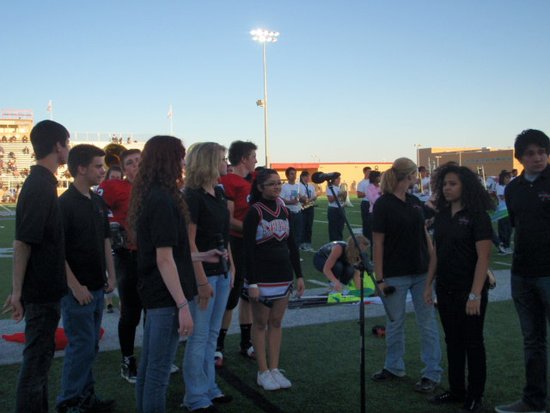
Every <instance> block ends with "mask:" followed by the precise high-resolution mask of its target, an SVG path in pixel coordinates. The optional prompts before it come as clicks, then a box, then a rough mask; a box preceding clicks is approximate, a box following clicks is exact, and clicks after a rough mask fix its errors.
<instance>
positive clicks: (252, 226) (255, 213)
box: [243, 199, 302, 284]
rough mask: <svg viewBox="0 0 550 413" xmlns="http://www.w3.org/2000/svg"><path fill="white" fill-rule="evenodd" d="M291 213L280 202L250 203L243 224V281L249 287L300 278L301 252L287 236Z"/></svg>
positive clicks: (290, 235)
mask: <svg viewBox="0 0 550 413" xmlns="http://www.w3.org/2000/svg"><path fill="white" fill-rule="evenodd" d="M292 219H293V217H292V214H290V213H289V212H288V210H287V209H286V207H285V206H284V202H283V201H282V200H281V199H277V200H266V199H262V200H261V201H260V202H256V203H255V204H253V205H252V206H251V207H250V209H249V210H248V213H247V214H246V217H245V219H244V222H243V242H244V256H245V265H246V279H247V280H248V282H249V283H250V284H256V283H259V282H260V283H261V282H263V283H274V282H283V281H292V279H293V277H292V273H293V271H294V273H295V274H296V277H301V276H302V269H301V267H300V253H299V251H298V246H297V245H296V243H295V241H294V237H293V236H292V234H291V233H290V228H291V225H290V220H292Z"/></svg>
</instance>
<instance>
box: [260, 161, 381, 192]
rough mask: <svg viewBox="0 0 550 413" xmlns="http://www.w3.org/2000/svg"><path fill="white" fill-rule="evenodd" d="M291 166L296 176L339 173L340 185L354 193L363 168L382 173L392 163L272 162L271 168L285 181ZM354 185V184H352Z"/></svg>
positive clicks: (323, 185) (324, 187)
mask: <svg viewBox="0 0 550 413" xmlns="http://www.w3.org/2000/svg"><path fill="white" fill-rule="evenodd" d="M290 166H293V167H294V168H296V170H297V171H298V176H299V175H300V172H302V171H304V170H305V171H308V172H309V173H310V174H313V173H315V172H324V173H329V172H340V174H341V178H340V181H341V183H342V184H346V185H347V186H348V190H349V191H350V192H355V187H356V184H357V182H359V181H361V179H363V168H364V167H365V166H370V167H371V168H372V170H373V171H380V172H384V171H385V170H387V169H390V168H391V166H392V162H308V163H301V162H294V163H292V162H285V163H277V162H272V163H271V168H272V169H275V170H276V171H277V172H279V175H280V176H281V178H282V179H285V169H286V168H288V167H290ZM354 183H355V184H354ZM325 189H326V184H322V185H320V187H319V190H322V191H324V190H325Z"/></svg>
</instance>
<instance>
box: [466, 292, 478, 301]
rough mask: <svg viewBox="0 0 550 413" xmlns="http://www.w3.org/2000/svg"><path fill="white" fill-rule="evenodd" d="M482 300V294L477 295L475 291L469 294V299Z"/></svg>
mask: <svg viewBox="0 0 550 413" xmlns="http://www.w3.org/2000/svg"><path fill="white" fill-rule="evenodd" d="M478 300H481V295H475V294H474V293H470V294H469V295H468V301H478Z"/></svg>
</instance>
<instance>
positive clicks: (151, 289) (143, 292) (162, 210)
mask: <svg viewBox="0 0 550 413" xmlns="http://www.w3.org/2000/svg"><path fill="white" fill-rule="evenodd" d="M136 232H137V244H138V291H139V295H140V298H141V301H142V303H143V306H144V307H145V308H163V307H171V306H175V305H176V303H175V302H174V300H173V298H172V296H171V295H170V292H169V291H168V289H167V288H166V285H165V284H164V281H163V279H162V276H161V274H160V271H159V269H158V267H157V251H156V249H157V248H162V247H172V254H173V256H174V261H175V262H176V267H177V269H178V276H179V279H180V283H181V286H182V289H183V293H184V294H185V297H186V298H187V300H192V299H193V297H194V296H195V295H196V294H197V286H196V283H195V273H194V271H193V264H192V261H191V252H190V251H189V240H188V238H187V226H186V223H185V218H184V217H183V216H182V214H181V213H180V211H179V210H178V208H177V205H176V203H175V201H174V199H173V198H172V195H171V194H169V193H168V192H167V191H166V190H164V189H162V188H158V187H155V188H152V189H151V191H150V192H149V194H148V195H147V197H146V198H145V200H144V201H143V205H142V212H141V216H140V219H139V222H138V223H137V229H136Z"/></svg>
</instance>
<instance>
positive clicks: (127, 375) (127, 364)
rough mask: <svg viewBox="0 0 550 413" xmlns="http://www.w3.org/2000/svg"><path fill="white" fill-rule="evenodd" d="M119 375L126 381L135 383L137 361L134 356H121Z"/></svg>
mask: <svg viewBox="0 0 550 413" xmlns="http://www.w3.org/2000/svg"><path fill="white" fill-rule="evenodd" d="M120 376H121V377H122V378H123V379H124V380H126V381H127V382H128V383H131V384H135V383H136V378H137V363H136V358H135V357H134V356H130V357H123V358H122V361H121V362H120Z"/></svg>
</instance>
